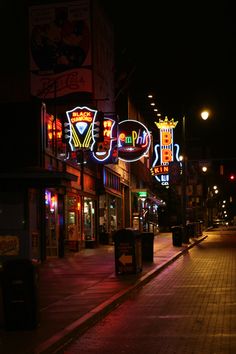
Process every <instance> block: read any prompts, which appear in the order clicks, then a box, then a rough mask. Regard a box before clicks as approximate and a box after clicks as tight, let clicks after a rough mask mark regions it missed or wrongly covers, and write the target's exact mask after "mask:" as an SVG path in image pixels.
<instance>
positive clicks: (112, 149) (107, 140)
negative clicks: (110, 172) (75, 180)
mask: <svg viewBox="0 0 236 354" xmlns="http://www.w3.org/2000/svg"><path fill="white" fill-rule="evenodd" d="M115 127H116V124H115V121H114V120H113V119H110V118H105V117H104V120H103V140H102V141H94V143H93V145H92V146H91V150H92V155H93V157H94V158H95V160H97V162H106V163H116V162H117V158H118V153H117V132H116V130H117V129H115Z"/></svg>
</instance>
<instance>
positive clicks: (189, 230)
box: [186, 222, 197, 237]
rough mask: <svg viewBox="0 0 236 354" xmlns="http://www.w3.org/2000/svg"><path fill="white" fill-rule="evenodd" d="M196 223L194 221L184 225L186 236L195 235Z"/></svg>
mask: <svg viewBox="0 0 236 354" xmlns="http://www.w3.org/2000/svg"><path fill="white" fill-rule="evenodd" d="M196 226H197V225H196V223H195V222H189V223H188V224H187V225H186V232H187V235H188V237H196V236H197V233H196Z"/></svg>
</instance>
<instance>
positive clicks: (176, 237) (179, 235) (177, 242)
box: [171, 226, 183, 247]
mask: <svg viewBox="0 0 236 354" xmlns="http://www.w3.org/2000/svg"><path fill="white" fill-rule="evenodd" d="M171 230H172V243H173V246H176V247H181V246H182V239H183V226H172V227H171Z"/></svg>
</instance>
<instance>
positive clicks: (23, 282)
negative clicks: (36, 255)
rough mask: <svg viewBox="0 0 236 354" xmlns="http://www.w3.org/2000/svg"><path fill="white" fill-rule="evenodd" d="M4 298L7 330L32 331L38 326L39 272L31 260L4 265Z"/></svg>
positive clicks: (21, 260) (11, 261)
mask: <svg viewBox="0 0 236 354" xmlns="http://www.w3.org/2000/svg"><path fill="white" fill-rule="evenodd" d="M2 298H3V327H4V328H5V329H6V330H13V331H15V330H31V329H34V328H36V327H37V326H38V324H39V309H38V272H37V268H36V266H35V265H34V264H33V263H32V262H31V261H30V260H28V259H14V260H13V259H12V260H8V261H6V262H5V263H3V269H2Z"/></svg>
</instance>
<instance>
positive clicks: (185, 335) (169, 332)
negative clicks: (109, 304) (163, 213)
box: [58, 229, 236, 354]
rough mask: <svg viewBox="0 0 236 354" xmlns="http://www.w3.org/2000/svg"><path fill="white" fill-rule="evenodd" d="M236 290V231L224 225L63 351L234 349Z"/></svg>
mask: <svg viewBox="0 0 236 354" xmlns="http://www.w3.org/2000/svg"><path fill="white" fill-rule="evenodd" d="M235 293H236V232H235V231H233V232H232V231H225V230H220V229H218V230H216V231H214V232H209V233H208V238H207V239H206V240H205V241H204V242H202V243H200V244H199V245H196V246H195V247H193V248H192V249H190V250H189V252H188V253H186V254H185V255H183V256H182V257H180V258H179V259H177V260H176V261H175V262H174V263H172V264H171V265H170V266H168V267H167V268H166V269H165V270H163V272H162V273H161V274H159V275H158V276H157V277H155V278H154V279H153V280H152V281H150V282H149V283H148V284H146V285H145V286H144V287H143V288H141V289H139V290H137V291H136V293H135V294H133V295H132V297H131V298H129V299H127V301H125V302H124V303H123V304H121V305H120V306H119V307H118V308H117V309H116V310H114V311H113V312H111V313H110V314H109V315H108V316H107V317H105V318H104V319H103V320H101V321H100V322H99V323H98V324H97V325H95V326H94V327H92V328H90V329H89V330H88V331H87V332H86V333H85V334H84V335H83V336H81V337H79V338H77V339H75V340H74V342H73V343H71V344H70V346H69V347H68V348H66V349H64V350H63V351H61V352H60V353H64V354H78V353H80V354H83V353H86V354H89V353H99V354H101V353H103V354H108V353H109V354H110V353H113V354H116V353H117V354H118V353H119V354H121V353H127V354H133V353H136V354H137V353H146V354H154V353H155V354H163V353H165V354H174V353H177V354H180V353H181V354H183V353H187V354H190V353H191V354H213V353H217V354H218V353H221V354H233V353H235V352H236V297H235ZM58 353H59V352H58Z"/></svg>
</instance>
